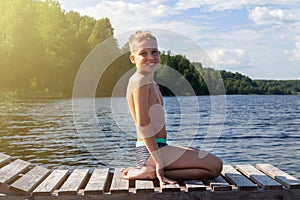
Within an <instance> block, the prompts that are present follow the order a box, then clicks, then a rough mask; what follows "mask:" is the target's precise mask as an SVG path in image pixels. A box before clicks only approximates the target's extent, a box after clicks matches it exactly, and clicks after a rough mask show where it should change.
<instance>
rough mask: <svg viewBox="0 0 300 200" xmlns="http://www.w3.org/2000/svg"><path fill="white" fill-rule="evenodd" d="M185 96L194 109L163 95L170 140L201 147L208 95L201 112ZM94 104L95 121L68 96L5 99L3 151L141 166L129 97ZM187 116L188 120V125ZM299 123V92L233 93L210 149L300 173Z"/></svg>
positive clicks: (233, 160) (52, 164) (0, 110)
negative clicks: (76, 110) (80, 111)
mask: <svg viewBox="0 0 300 200" xmlns="http://www.w3.org/2000/svg"><path fill="white" fill-rule="evenodd" d="M183 98H184V102H185V105H184V106H186V108H187V111H188V112H189V113H188V114H185V113H181V112H182V111H181V109H180V104H179V102H178V100H177V99H176V98H175V97H165V98H164V102H165V110H166V116H167V119H166V121H167V130H168V133H169V136H168V142H169V143H170V144H172V145H184V146H191V145H192V146H194V147H198V148H200V147H202V146H203V140H204V138H205V136H206V133H207V131H208V128H209V126H210V125H211V126H214V122H213V121H212V122H211V119H210V117H211V108H210V103H211V102H210V97H208V96H201V97H198V103H199V107H198V109H196V108H195V106H197V105H194V104H192V103H191V101H190V100H189V97H183ZM84 102H85V103H86V104H87V105H88V104H89V103H88V102H89V100H88V99H86V100H84V99H83V100H82V102H81V103H84ZM95 102H96V103H95V107H94V113H93V114H94V116H95V117H96V122H97V123H94V121H93V120H91V119H87V118H86V117H84V114H83V115H76V114H74V113H73V110H72V100H70V99H68V100H51V101H22V102H18V103H14V104H0V135H1V139H0V142H1V146H0V152H4V153H6V154H9V155H12V156H14V157H15V158H22V159H25V160H27V161H30V162H32V163H34V164H42V165H43V166H45V167H49V168H75V167H76V168H84V167H101V166H109V167H124V166H131V165H135V157H134V154H135V130H134V126H133V124H132V120H131V118H130V117H129V111H128V110H127V105H125V107H124V106H123V105H124V99H122V98H119V99H118V98H115V99H114V101H111V99H110V98H98V99H96V100H95ZM112 102H113V103H112ZM118 102H119V103H118ZM111 105H113V108H114V109H111ZM197 110H198V111H197ZM85 111H86V112H89V110H88V109H86V110H85ZM77 114H78V113H77ZM73 117H76V119H75V118H73ZM182 118H185V119H190V120H185V121H184V124H182ZM194 119H197V120H194ZM74 122H75V123H76V124H75V123H74ZM299 124H300V96H227V107H226V121H225V125H224V129H223V131H222V135H221V137H220V138H219V139H218V141H217V143H216V144H215V146H214V149H213V150H212V151H213V153H216V154H217V155H218V156H220V157H221V158H222V159H223V160H224V162H225V163H229V164H233V165H236V164H242V163H243V164H245V163H250V164H256V163H271V164H273V165H275V166H277V167H279V168H281V169H284V170H286V171H288V172H290V173H291V174H293V175H295V176H296V177H300V171H299V169H298V166H300V128H299ZM75 125H76V126H75ZM78 130H79V131H78ZM195 130H197V131H195Z"/></svg>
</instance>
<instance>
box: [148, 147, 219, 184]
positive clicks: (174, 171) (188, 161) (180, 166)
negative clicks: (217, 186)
mask: <svg viewBox="0 0 300 200" xmlns="http://www.w3.org/2000/svg"><path fill="white" fill-rule="evenodd" d="M161 152H162V156H163V158H164V162H165V175H166V176H167V177H169V178H171V179H198V178H210V177H216V176H218V175H219V174H220V172H221V170H222V161H221V159H219V158H218V157H216V156H215V155H213V154H211V153H208V152H205V151H201V150H198V149H195V148H185V147H174V146H166V147H163V148H161ZM146 164H147V165H150V166H155V165H154V162H153V160H152V158H151V157H150V158H149V160H148V161H147V163H146Z"/></svg>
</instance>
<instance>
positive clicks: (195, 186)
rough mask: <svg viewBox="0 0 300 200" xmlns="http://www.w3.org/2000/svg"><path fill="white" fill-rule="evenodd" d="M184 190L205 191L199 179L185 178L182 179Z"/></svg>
mask: <svg viewBox="0 0 300 200" xmlns="http://www.w3.org/2000/svg"><path fill="white" fill-rule="evenodd" d="M184 184H185V187H186V191H187V192H193V191H205V190H206V187H205V185H204V184H203V182H202V181H200V180H186V181H184Z"/></svg>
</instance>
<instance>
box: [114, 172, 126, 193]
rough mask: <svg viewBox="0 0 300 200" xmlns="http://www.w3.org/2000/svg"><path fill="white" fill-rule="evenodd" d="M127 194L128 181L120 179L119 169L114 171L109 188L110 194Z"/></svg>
mask: <svg viewBox="0 0 300 200" xmlns="http://www.w3.org/2000/svg"><path fill="white" fill-rule="evenodd" d="M128 192H129V181H128V180H125V179H122V170H121V169H115V172H114V175H113V179H112V183H111V187H110V193H111V194H118V193H128Z"/></svg>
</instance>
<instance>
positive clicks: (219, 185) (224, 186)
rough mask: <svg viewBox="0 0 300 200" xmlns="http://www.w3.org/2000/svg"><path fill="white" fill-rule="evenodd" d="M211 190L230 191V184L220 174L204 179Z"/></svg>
mask: <svg viewBox="0 0 300 200" xmlns="http://www.w3.org/2000/svg"><path fill="white" fill-rule="evenodd" d="M206 181H207V182H208V183H209V185H210V187H211V189H212V190H213V191H230V190H232V186H231V185H230V184H229V183H228V182H227V181H226V180H225V179H224V178H223V177H222V176H221V175H220V176H218V177H216V178H213V179H206Z"/></svg>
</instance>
